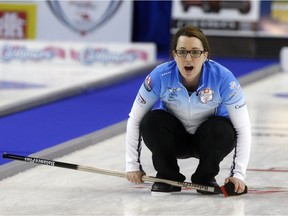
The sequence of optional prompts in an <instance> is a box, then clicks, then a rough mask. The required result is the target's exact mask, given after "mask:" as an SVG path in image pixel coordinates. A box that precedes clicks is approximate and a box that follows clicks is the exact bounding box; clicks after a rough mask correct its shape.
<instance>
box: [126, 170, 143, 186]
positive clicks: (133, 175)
mask: <svg viewBox="0 0 288 216" xmlns="http://www.w3.org/2000/svg"><path fill="white" fill-rule="evenodd" d="M143 175H146V173H145V172H144V171H131V172H126V178H127V180H128V181H130V182H132V183H135V184H142V183H143V180H142V176H143Z"/></svg>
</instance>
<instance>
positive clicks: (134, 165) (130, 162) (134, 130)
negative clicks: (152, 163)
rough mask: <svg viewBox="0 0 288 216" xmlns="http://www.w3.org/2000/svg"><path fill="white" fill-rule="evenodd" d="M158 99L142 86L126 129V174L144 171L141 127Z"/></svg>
mask: <svg viewBox="0 0 288 216" xmlns="http://www.w3.org/2000/svg"><path fill="white" fill-rule="evenodd" d="M157 99H158V97H157V96H156V95H155V94H154V93H153V92H150V93H147V91H146V90H145V88H144V87H143V85H142V87H141V88H140V90H139V92H138V95H137V97H136V99H135V101H134V103H133V106H132V109H131V112H130V114H129V118H128V122H127V128H126V172H129V171H139V170H142V167H141V163H140V154H141V137H140V129H139V126H140V122H141V120H142V118H143V117H144V115H145V114H146V113H147V112H149V111H150V110H151V109H152V107H153V105H154V103H155V102H156V101H157Z"/></svg>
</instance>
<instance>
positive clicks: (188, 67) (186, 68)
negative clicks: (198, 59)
mask: <svg viewBox="0 0 288 216" xmlns="http://www.w3.org/2000/svg"><path fill="white" fill-rule="evenodd" d="M184 68H185V70H186V71H192V70H193V68H194V67H193V66H185V67H184Z"/></svg>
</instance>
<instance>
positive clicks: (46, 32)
mask: <svg viewBox="0 0 288 216" xmlns="http://www.w3.org/2000/svg"><path fill="white" fill-rule="evenodd" d="M132 4H133V2H132V1H122V0H97V1H93V0H91V1H88V0H85V1H75V0H65V1H63V0H45V1H38V0H34V1H33V0H32V1H3V0H0V38H1V39H10V40H11V39H17V40H18V39H35V40H53V41H81V42H123V43H125V42H131V31H132Z"/></svg>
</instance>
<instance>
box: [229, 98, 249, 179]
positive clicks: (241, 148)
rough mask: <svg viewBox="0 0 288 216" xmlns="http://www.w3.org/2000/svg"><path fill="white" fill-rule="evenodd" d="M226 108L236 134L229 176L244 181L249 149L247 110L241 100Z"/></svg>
mask: <svg viewBox="0 0 288 216" xmlns="http://www.w3.org/2000/svg"><path fill="white" fill-rule="evenodd" d="M226 108H227V111H228V113H229V116H230V119H231V121H232V124H233V126H234V128H235V130H236V133H237V144H236V147H235V152H234V157H233V163H232V165H231V173H230V176H231V177H232V176H233V177H236V178H239V179H241V180H243V181H244V180H245V177H246V169H247V166H248V162H249V159H250V148H251V125H250V118H249V114H248V109H247V105H246V102H245V101H243V100H240V101H239V102H238V103H237V104H231V105H226Z"/></svg>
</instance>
